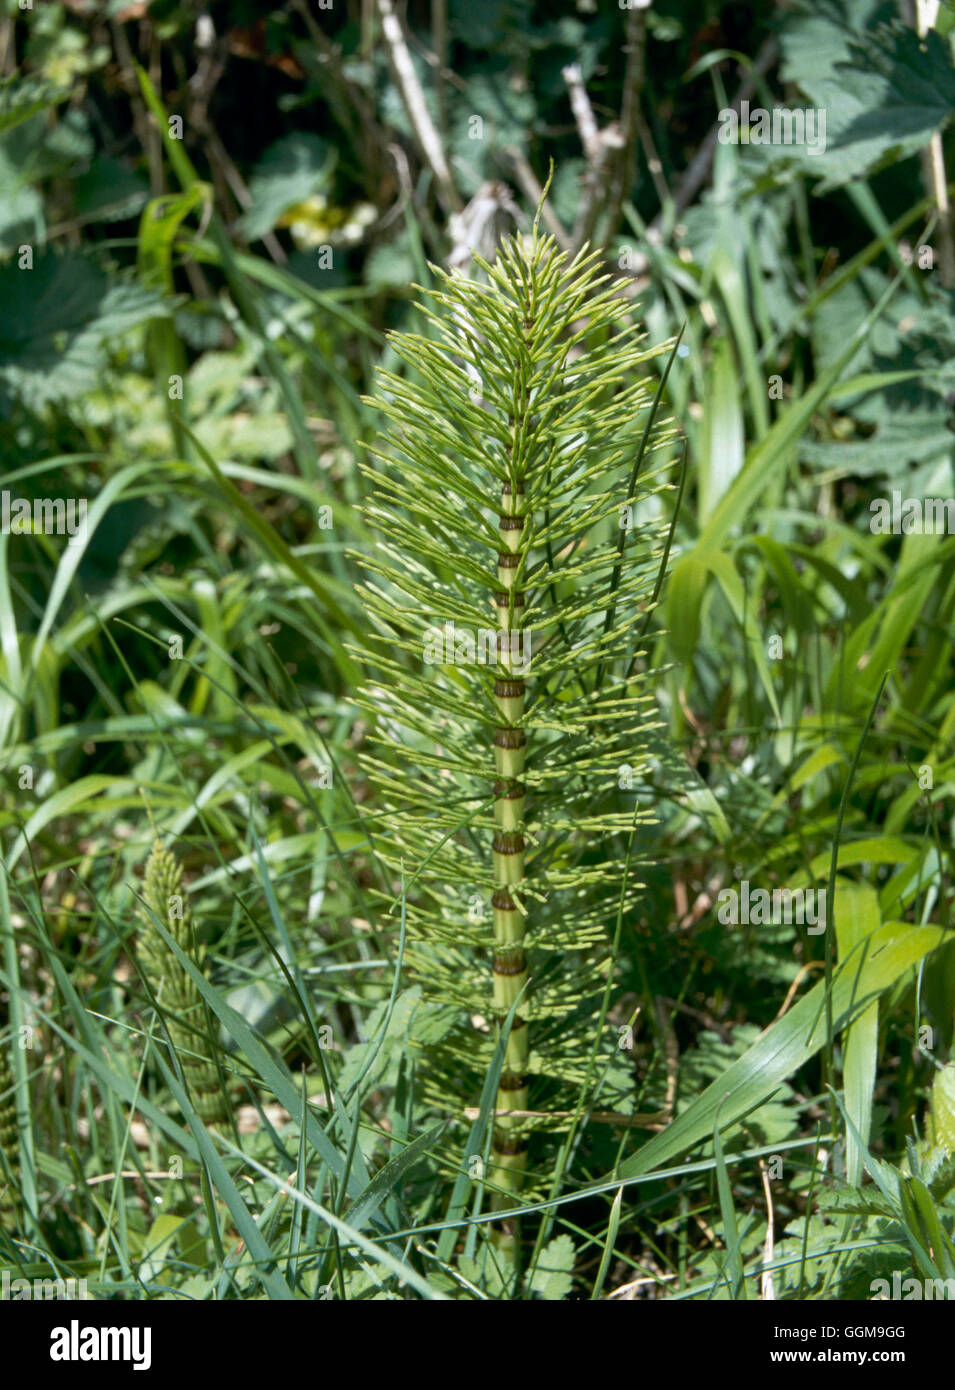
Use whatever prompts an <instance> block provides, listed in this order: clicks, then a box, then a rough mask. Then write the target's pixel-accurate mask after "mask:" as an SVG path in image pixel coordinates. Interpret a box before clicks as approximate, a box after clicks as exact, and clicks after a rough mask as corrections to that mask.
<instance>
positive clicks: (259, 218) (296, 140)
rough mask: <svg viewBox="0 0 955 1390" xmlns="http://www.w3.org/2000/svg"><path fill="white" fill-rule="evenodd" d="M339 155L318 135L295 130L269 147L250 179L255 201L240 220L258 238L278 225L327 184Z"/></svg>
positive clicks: (244, 229) (246, 232)
mask: <svg viewBox="0 0 955 1390" xmlns="http://www.w3.org/2000/svg"><path fill="white" fill-rule="evenodd" d="M336 159H337V155H336V152H335V150H334V149H333V148H332V147H331V146H330V145H329V144H328V141H327V140H323V139H322V138H321V136H319V135H312V134H310V133H309V132H308V131H296V132H294V133H293V134H291V135H283V136H282V138H281V139H280V140H276V141H275V143H274V144H273V145H270V146H269V148H268V149H267V150H266V152H265V154H264V155H263V156H262V159H261V160H260V161H259V163H258V164H257V165H256V168H255V172H254V173H253V175H252V177H251V179H250V180H249V192H250V193H251V195H252V204H251V206H250V207H249V208H247V210H246V211H245V212H244V213H243V214H242V216H241V217H240V218H239V221H238V223H237V226H238V229H239V231H241V233H242V235H243V236H245V237H247V238H248V239H249V240H250V241H255V240H256V239H257V238H258V237H262V236H264V235H265V233H266V232H270V231H271V230H272V229H273V227H275V226H277V225H278V222H279V220H280V218H281V217H282V214H283V213H285V212H287V211H288V209H289V208H291V207H294V206H295V205H296V204H297V203H304V202H306V201H307V199H309V198H311V197H313V196H314V195H315V194H316V193H321V192H322V191H323V190H324V189H325V188H326V187H327V185H328V180H329V178H330V176H331V172H332V169H333V168H334V166H335V161H336Z"/></svg>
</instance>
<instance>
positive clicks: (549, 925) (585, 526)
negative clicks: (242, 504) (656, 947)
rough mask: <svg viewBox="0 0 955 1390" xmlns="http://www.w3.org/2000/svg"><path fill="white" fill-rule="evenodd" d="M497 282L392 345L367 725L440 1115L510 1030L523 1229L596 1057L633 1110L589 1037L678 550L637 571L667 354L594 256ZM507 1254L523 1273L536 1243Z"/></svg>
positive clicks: (457, 1110)
mask: <svg viewBox="0 0 955 1390" xmlns="http://www.w3.org/2000/svg"><path fill="white" fill-rule="evenodd" d="M475 264H476V265H477V266H478V267H479V270H480V273H481V275H482V276H483V277H484V279H483V281H479V280H472V279H469V278H467V277H464V276H461V275H458V274H451V275H445V274H444V273H443V272H440V271H436V273H437V275H438V278H439V281H440V288H438V289H435V290H431V291H427V294H428V296H429V297H430V298H431V299H432V300H433V301H434V305H435V309H434V311H433V312H432V310H431V309H430V307H428V308H424V306H422V307H423V310H424V313H425V315H426V318H427V320H428V322H429V325H430V326H431V327H432V328H433V329H434V335H433V336H432V337H424V336H421V335H419V334H411V333H407V334H405V333H396V334H392V335H391V337H390V342H391V346H392V348H393V349H394V351H395V353H396V355H397V357H398V358H399V359H400V360H402V361H403V362H404V363H405V364H406V366H407V368H408V369H409V372H408V374H407V375H405V376H400V375H397V374H396V373H393V372H390V371H387V370H381V371H380V372H379V382H380V388H379V392H378V394H377V396H375V397H373V398H372V400H371V402H370V403H371V404H374V405H375V406H376V407H377V408H378V409H379V410H380V411H381V412H382V414H383V415H384V416H385V417H386V418H387V420H388V421H389V429H388V431H387V433H386V435H385V440H386V443H387V446H388V447H387V448H384V449H382V448H378V447H376V446H375V445H370V446H369V448H368V452H369V455H370V456H371V461H368V462H364V463H363V465H362V467H363V471H364V472H365V473H366V474H367V475H370V476H371V478H372V479H373V482H374V494H373V497H372V499H371V501H370V502H369V504H368V505H367V506H366V508H365V512H366V516H367V518H368V520H369V522H370V523H371V525H372V526H374V527H375V528H376V529H377V531H378V532H379V533H380V534H381V535H382V536H383V537H384V543H383V544H382V545H381V546H380V547H379V548H378V549H377V550H376V551H375V552H374V553H372V554H371V555H365V556H360V557H358V558H359V559H360V560H361V563H362V564H363V565H364V566H365V568H366V569H367V570H368V571H370V573H371V574H372V576H373V579H374V581H376V582H373V583H370V584H367V585H363V586H362V588H361V592H362V594H363V597H364V600H365V604H366V608H367V612H368V615H369V621H370V643H369V649H368V650H367V651H366V657H367V658H368V659H369V661H370V662H371V663H372V664H377V665H378V666H379V668H380V670H381V672H382V676H381V679H380V683H379V684H378V685H377V686H372V687H370V688H368V689H366V691H365V692H364V693H363V694H362V695H360V696H359V703H360V704H361V705H362V706H363V707H364V708H365V709H367V710H368V711H369V712H370V713H371V714H372V715H373V716H374V717H375V722H374V724H373V726H372V730H371V734H370V741H371V742H372V743H373V744H375V745H377V747H378V748H379V749H380V750H381V752H380V753H375V754H370V753H366V754H363V759H364V763H365V766H366V768H367V772H368V777H369V780H370V781H371V783H372V784H373V786H374V787H375V789H376V792H377V797H376V800H375V802H374V803H372V804H373V805H374V806H375V807H376V808H377V809H376V811H375V817H376V822H375V827H374V843H375V846H376V849H377V851H378V853H379V855H380V857H381V859H382V860H383V862H384V864H385V865H386V866H387V867H388V868H390V869H391V870H392V871H393V873H394V875H395V879H396V880H399V877H400V875H402V874H406V873H407V870H408V867H409V865H413V866H414V876H413V878H412V879H411V881H412V883H413V884H414V889H413V892H412V894H411V895H409V897H408V901H407V903H406V918H407V925H408V945H407V950H406V960H407V963H408V965H409V967H410V969H411V971H412V972H413V975H414V977H415V979H416V981H417V985H416V988H417V989H419V990H420V992H421V993H422V995H423V1000H424V1004H425V1006H426V1008H427V1009H430V1010H432V1012H430V1013H424V1014H423V1016H422V1018H423V1021H422V1028H423V1036H424V1037H425V1038H426V1039H427V1042H426V1044H424V1045H423V1047H422V1058H421V1060H422V1066H421V1070H420V1076H421V1087H422V1091H423V1094H424V1096H425V1098H426V1099H427V1100H428V1101H429V1102H431V1103H433V1104H434V1105H435V1106H436V1107H439V1108H441V1109H445V1110H449V1111H451V1112H452V1113H453V1114H456V1115H457V1116H458V1117H462V1112H463V1111H466V1110H467V1109H468V1108H469V1105H470V1103H472V1102H473V1100H475V1099H477V1097H478V1096H479V1095H480V1093H481V1090H482V1087H483V1086H484V1084H485V1080H486V1077H487V1071H488V1067H489V1065H490V1063H491V1051H490V1048H491V1046H492V1045H493V1043H494V1042H495V1039H499V1038H500V1036H501V1031H502V1027H503V1025H504V1023H505V1021H506V1019H507V1018H508V1016H509V1015H510V1016H511V1027H510V1032H509V1034H508V1037H507V1043H506V1046H505V1049H504V1055H503V1059H502V1067H501V1072H500V1076H499V1078H498V1082H497V1085H496V1094H495V1097H494V1119H493V1122H492V1127H491V1136H490V1145H489V1148H490V1163H489V1165H488V1171H487V1174H486V1182H487V1186H488V1189H489V1191H490V1194H491V1195H490V1201H491V1207H492V1211H502V1210H504V1209H507V1208H510V1207H513V1206H515V1205H516V1204H517V1202H516V1199H517V1198H518V1194H520V1193H521V1192H522V1191H525V1192H526V1191H528V1190H530V1189H531V1188H532V1187H533V1184H534V1183H535V1181H537V1179H536V1177H535V1173H534V1169H533V1168H532V1167H531V1165H530V1164H529V1161H528V1153H529V1150H528V1142H529V1139H530V1137H531V1135H532V1133H535V1132H538V1131H540V1130H541V1129H542V1128H543V1129H558V1130H559V1129H561V1128H563V1127H565V1124H566V1121H565V1120H564V1119H563V1118H561V1117H562V1116H566V1115H568V1114H570V1113H573V1106H574V1105H576V1104H577V1103H578V1102H579V1100H580V1097H581V1095H583V1094H589V1089H590V1088H592V1086H593V1084H594V1083H593V1076H594V1074H595V1069H594V1066H593V1057H594V1056H596V1055H598V1054H599V1055H600V1056H601V1058H602V1062H601V1068H600V1075H601V1085H602V1086H603V1095H604V1097H605V1098H606V1099H607V1100H608V1102H610V1103H614V1102H611V1101H610V1098H611V1097H614V1098H617V1099H618V1100H619V1104H620V1105H621V1106H623V1105H624V1104H625V1103H626V1102H625V1096H626V1094H627V1089H628V1087H630V1085H631V1083H630V1078H629V1075H628V1074H627V1072H626V1070H625V1068H624V1066H623V1065H621V1063H620V1062H619V1061H618V1060H617V1058H616V1057H615V1054H614V1045H613V1039H612V1038H611V1037H610V1036H608V1035H607V1034H608V1031H609V1030H604V1032H603V1033H602V1034H601V1035H600V1036H599V1037H597V1038H596V1039H595V1038H594V1037H593V1033H592V1031H591V1032H588V1027H590V1028H591V1030H592V1028H593V1021H594V1020H596V1019H598V1018H599V1017H601V1016H602V1014H601V1007H600V1004H599V1000H600V999H601V998H602V997H603V993H604V991H605V988H606V971H607V969H608V968H609V961H608V950H609V947H608V942H609V939H610V937H611V935H612V933H611V931H610V930H609V925H610V924H611V923H612V921H613V918H614V915H615V913H616V911H617V910H618V904H619V902H620V897H621V884H620V864H621V862H622V860H623V859H624V858H625V850H626V839H625V837H626V836H627V835H632V834H633V833H634V827H635V826H636V825H637V824H638V822H643V821H646V820H649V819H651V818H652V816H651V814H650V812H649V810H647V811H640V810H635V808H634V803H633V799H632V798H631V797H627V798H622V797H620V796H619V793H618V790H617V788H618V787H619V786H622V785H623V782H621V781H619V780H618V773H619V771H620V769H621V767H624V766H625V767H626V768H627V771H628V774H632V775H633V776H634V777H636V778H639V776H640V774H641V771H642V769H643V768H644V767H645V766H646V761H645V759H646V756H647V754H646V750H647V734H648V731H649V730H650V729H652V728H654V727H656V725H655V724H654V721H653V718H652V716H651V714H650V709H651V695H650V691H649V689H648V688H647V681H646V676H647V672H645V671H643V670H640V669H637V670H635V669H634V668H635V666H637V667H638V666H639V661H638V658H639V657H640V652H639V641H638V640H637V634H638V632H639V631H640V630H641V629H642V627H643V626H644V624H645V619H646V614H647V608H648V606H649V605H650V604H651V603H652V602H653V595H654V593H655V591H656V590H655V581H656V580H657V578H658V576H659V569H660V565H661V564H662V560H661V558H660V557H661V556H662V555H663V554H664V553H665V552H664V550H663V538H664V535H665V530H664V527H663V524H662V519H660V520H658V521H655V520H653V519H652V518H651V519H648V520H646V521H645V523H643V524H641V527H640V528H639V530H635V531H634V532H633V533H632V534H630V535H628V537H627V544H626V546H623V545H621V544H620V543H619V541H618V535H619V525H620V522H619V514H620V511H621V508H627V507H630V506H631V504H632V505H638V504H639V503H641V502H642V501H644V500H645V499H649V498H650V497H651V496H652V495H653V493H654V492H655V491H658V490H660V489H661V488H662V486H664V485H663V484H662V483H661V482H659V480H657V481H654V478H653V470H651V469H649V468H647V469H644V470H643V472H642V473H641V472H640V464H641V463H642V460H643V453H644V451H645V450H646V449H652V450H656V449H658V448H660V446H661V445H663V444H668V443H669V441H670V440H671V439H672V435H670V434H668V433H667V431H666V430H665V429H660V428H657V429H655V430H651V428H650V424H652V411H653V406H652V392H651V391H650V388H649V385H648V380H647V373H646V369H645V368H643V369H642V364H644V363H646V362H647V361H648V360H649V359H650V358H652V357H654V356H656V355H657V354H662V353H663V352H665V351H666V350H667V346H666V345H663V346H661V347H659V348H656V349H654V348H646V347H645V346H643V345H642V344H641V342H640V340H639V337H638V336H636V335H637V329H636V328H635V327H634V326H633V325H632V324H630V323H627V322H625V321H624V320H625V318H626V315H627V312H628V309H627V306H625V305H624V303H623V302H622V301H621V300H619V299H618V298H617V297H616V294H615V291H614V290H613V288H608V287H607V279H606V277H601V276H600V274H599V258H598V257H597V255H596V254H595V253H592V252H587V251H584V252H581V253H580V254H578V255H577V256H576V257H574V258H573V259H569V258H568V257H566V256H565V255H564V254H563V253H562V252H561V251H560V250H559V248H558V247H557V245H556V243H555V241H554V239H553V238H552V237H547V236H541V235H540V234H539V230H538V224H537V222H535V224H534V228H533V231H532V233H531V235H529V236H527V237H522V236H516V237H513V238H509V239H508V240H506V241H505V242H503V243H502V245H501V247H500V248H499V254H498V258H497V260H496V261H495V263H494V264H493V265H490V264H488V263H487V262H485V261H483V260H482V259H481V258H480V257H475ZM435 269H436V268H435ZM581 324H586V325H587V327H586V329H585V330H581ZM648 412H650V423H648V418H647V413H648ZM638 440H641V441H642V442H639V443H638V442H637V441H638ZM647 441H649V444H648V443H647ZM638 475H639V483H638V484H634V486H639V493H638V494H637V495H636V496H633V495H628V486H629V485H628V482H627V480H628V479H630V478H633V479H635V480H636V479H637V478H638ZM485 624H486V625H488V626H484V625H485ZM462 626H463V627H464V628H465V631H464V632H463V634H461V635H460V636H459V637H455V634H456V633H459V632H460V629H461V627H462ZM474 627H476V628H478V629H479V630H478V632H477V634H476V636H475V634H474V632H473V630H472V629H473V628H474ZM488 639H490V640H488ZM532 648H533V650H532ZM409 658H410V659H409ZM531 659H532V660H533V671H531ZM488 667H490V668H491V669H488ZM628 785H629V784H628ZM382 832H384V833H382ZM408 877H409V878H411V876H410V875H408ZM639 886H640V885H639V884H634V883H629V884H628V888H629V889H630V890H635V889H637V888H639ZM466 904H467V906H466ZM488 907H490V922H488V920H487V917H488V914H487V908H488ZM512 1009H513V1010H514V1012H513V1014H511V1011H512ZM449 1019H450V1022H449ZM488 1022H489V1023H490V1024H491V1025H492V1027H491V1028H490V1029H488V1028H487V1023H488ZM476 1030H480V1031H476ZM488 1034H490V1036H488ZM482 1035H483V1036H482ZM412 1045H414V1041H413V1042H412ZM594 1049H596V1051H595V1050H594ZM528 1112H532V1113H530V1114H529V1113H528ZM552 1117H553V1118H552ZM482 1142H483V1141H482ZM466 1157H467V1159H468V1164H467V1168H468V1171H469V1173H470V1174H471V1176H472V1180H480V1177H481V1176H482V1175H483V1168H482V1167H481V1165H478V1166H477V1168H474V1167H473V1165H472V1163H471V1162H470V1160H471V1159H473V1158H474V1157H475V1155H473V1154H467V1155H466ZM536 1166H537V1165H536V1164H535V1167H536ZM475 1174H476V1175H477V1176H475ZM494 1236H495V1242H496V1244H497V1245H498V1248H499V1249H500V1250H502V1251H503V1252H504V1253H505V1256H506V1257H507V1258H508V1259H511V1258H515V1259H516V1231H515V1230H514V1229H513V1228H510V1227H508V1226H507V1225H505V1224H504V1223H503V1222H501V1223H498V1228H497V1229H495V1232H494Z"/></svg>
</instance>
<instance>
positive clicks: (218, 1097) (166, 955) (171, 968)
mask: <svg viewBox="0 0 955 1390" xmlns="http://www.w3.org/2000/svg"><path fill="white" fill-rule="evenodd" d="M143 900H144V902H145V910H143V909H140V913H139V915H140V918H141V921H142V927H141V929H140V933H139V942H138V947H139V957H140V960H141V962H142V965H143V967H144V970H145V972H146V976H147V979H148V980H149V984H150V987H151V989H152V991H153V994H154V996H155V998H156V1003H157V1004H158V1005H159V1007H160V1009H161V1010H162V1012H163V1016H164V1018H165V1022H166V1027H167V1030H168V1033H169V1039H170V1042H171V1043H172V1046H173V1048H174V1050H175V1052H176V1054H177V1056H178V1058H179V1063H180V1066H181V1067H182V1073H183V1077H184V1080H185V1082H186V1091H187V1093H188V1094H189V1097H190V1099H191V1101H192V1103H193V1105H194V1106H195V1109H196V1113H197V1114H198V1115H199V1117H200V1119H201V1120H203V1121H204V1123H206V1124H210V1125H224V1124H226V1123H227V1122H228V1119H229V1115H230V1113H231V1107H230V1103H229V1099H228V1096H227V1094H226V1092H225V1090H224V1089H223V1087H222V1085H221V1082H220V1079H219V1071H218V1068H217V1067H216V1064H215V1062H214V1061H213V1060H212V1056H213V1055H214V1048H213V1041H212V1038H211V1036H210V1032H209V1028H208V1026H207V1022H206V1012H205V1007H204V1005H203V1001H202V996H201V994H200V993H199V990H198V988H197V986H196V983H195V981H194V980H193V979H192V977H191V976H190V975H189V974H188V972H187V971H186V970H185V968H184V967H183V966H182V965H181V964H180V962H179V961H178V960H177V959H176V957H175V955H174V954H173V952H172V951H171V950H170V949H169V946H168V944H167V942H165V941H164V940H163V938H162V935H161V933H160V932H159V931H158V930H157V928H156V919H158V920H159V921H160V922H161V923H162V925H163V926H164V927H165V928H166V930H167V931H168V932H169V934H170V935H171V936H172V938H173V939H174V940H175V942H176V944H177V946H179V948H180V949H181V950H182V951H183V952H184V953H185V954H186V955H187V956H188V957H189V958H190V959H191V960H192V961H193V962H194V963H195V965H196V966H198V967H199V969H202V968H203V966H204V952H203V951H202V950H201V948H200V947H199V945H198V943H197V941H196V936H195V932H194V930H193V923H192V914H191V912H190V910H189V907H188V904H187V903H186V900H185V896H184V893H183V882H182V865H181V864H180V863H179V860H178V859H177V858H176V856H175V855H174V854H173V853H172V852H171V851H170V850H167V849H164V848H163V846H162V844H161V842H160V841H159V840H156V841H155V843H154V845H153V848H152V852H151V853H150V855H149V858H148V859H147V861H146V870H145V874H144V877H143Z"/></svg>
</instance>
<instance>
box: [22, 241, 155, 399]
mask: <svg viewBox="0 0 955 1390" xmlns="http://www.w3.org/2000/svg"><path fill="white" fill-rule="evenodd" d="M168 312H169V310H168V307H167V306H166V305H165V304H164V303H163V301H162V299H161V298H160V297H159V296H158V295H156V294H153V293H152V292H151V291H150V290H145V289H143V288H142V287H141V286H140V285H137V284H136V283H134V282H132V281H119V282H117V280H116V279H115V277H111V276H109V275H108V274H107V273H106V271H105V270H102V269H100V267H99V266H97V265H95V264H94V262H93V261H91V260H88V259H87V258H85V257H82V256H57V255H55V254H54V253H53V252H51V251H47V252H45V253H43V254H42V255H40V256H39V257H38V258H37V260H36V261H35V262H34V265H33V269H32V270H20V269H19V267H18V266H17V264H11V265H6V266H3V267H2V268H0V397H4V398H6V402H7V403H9V401H10V399H11V398H18V399H19V400H21V401H22V402H23V404H24V405H26V406H27V407H28V408H29V409H31V410H37V409H40V408H41V407H43V406H45V405H47V404H48V403H50V402H51V401H58V400H64V399H67V398H69V397H70V396H71V395H74V394H79V393H80V392H82V391H87V390H89V389H90V388H91V387H93V386H95V385H96V383H97V380H98V378H99V374H100V371H101V369H102V366H103V360H104V344H105V343H106V342H107V340H109V339H111V338H115V337H118V336H119V335H120V334H122V333H126V332H129V331H130V330H131V329H134V328H137V329H138V328H139V327H141V326H142V324H143V323H145V322H146V321H147V320H149V319H151V318H157V317H162V316H164V315H166V314H167V313H168Z"/></svg>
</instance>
